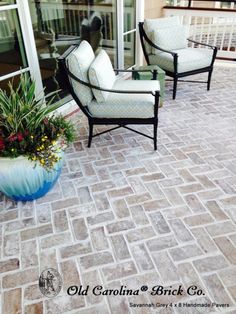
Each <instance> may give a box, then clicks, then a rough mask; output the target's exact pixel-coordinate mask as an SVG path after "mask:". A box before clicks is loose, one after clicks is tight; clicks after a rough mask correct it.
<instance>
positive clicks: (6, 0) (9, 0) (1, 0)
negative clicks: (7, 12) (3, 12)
mask: <svg viewBox="0 0 236 314" xmlns="http://www.w3.org/2000/svg"><path fill="white" fill-rule="evenodd" d="M15 3H16V1H15V0H0V6H3V5H8V4H15Z"/></svg>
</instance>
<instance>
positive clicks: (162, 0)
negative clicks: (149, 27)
mask: <svg viewBox="0 0 236 314" xmlns="http://www.w3.org/2000/svg"><path fill="white" fill-rule="evenodd" d="M165 4H166V0H145V18H156V17H161V16H163V10H162V8H163V6H165Z"/></svg>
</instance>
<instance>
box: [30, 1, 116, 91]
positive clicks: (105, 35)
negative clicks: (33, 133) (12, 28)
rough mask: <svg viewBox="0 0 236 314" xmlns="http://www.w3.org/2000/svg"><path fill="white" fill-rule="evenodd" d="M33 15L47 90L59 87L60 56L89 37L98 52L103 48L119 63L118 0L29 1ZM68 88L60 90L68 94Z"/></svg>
mask: <svg viewBox="0 0 236 314" xmlns="http://www.w3.org/2000/svg"><path fill="white" fill-rule="evenodd" d="M29 7H30V14H31V19H32V25H33V30H34V37H35V43H36V48H37V54H38V59H39V66H40V70H41V76H42V80H43V85H44V87H45V91H46V93H49V92H51V91H54V90H58V89H59V85H60V84H59V83H60V81H63V77H62V74H61V73H60V71H59V69H58V61H57V60H58V57H59V56H60V55H61V54H63V52H64V51H65V50H66V49H67V48H68V47H69V46H71V45H72V44H78V43H79V42H80V41H81V40H83V39H85V40H87V41H89V42H90V44H91V45H92V47H93V49H94V51H95V53H97V52H98V51H99V49H100V48H101V47H102V48H104V49H105V50H107V52H108V54H109V55H110V57H111V60H112V62H113V64H114V65H115V64H116V58H117V57H116V1H115V0H113V1H109V3H107V1H105V0H104V1H101V0H84V1H80V0H79V1H71V0H63V1H62V0H57V1H53V0H29ZM66 94H67V91H65V90H63V91H61V92H60V95H59V97H64V96H65V95H66Z"/></svg>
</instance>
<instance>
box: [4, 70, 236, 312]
mask: <svg viewBox="0 0 236 314" xmlns="http://www.w3.org/2000/svg"><path fill="white" fill-rule="evenodd" d="M203 77H204V76H203ZM235 86H236V69H231V68H216V70H215V73H214V76H213V82H212V89H211V91H209V92H206V90H205V86H202V85H199V84H195V85H194V84H192V85H189V86H188V85H187V84H186V83H182V84H180V86H179V91H178V97H177V100H176V101H172V100H171V91H170V89H171V85H170V84H167V96H166V101H165V104H164V107H163V108H162V109H161V110H160V126H159V134H158V150H157V152H154V151H153V146H152V143H151V141H150V140H148V139H146V138H144V137H141V136H139V135H137V134H135V133H131V132H129V131H127V130H124V129H119V130H116V131H114V132H112V134H106V135H103V136H101V137H99V138H95V139H94V142H93V144H92V147H91V148H90V149H88V148H87V147H86V144H87V125H86V123H85V120H84V119H83V118H81V115H80V113H77V114H75V115H74V117H73V119H74V120H75V122H76V123H77V126H78V140H77V141H76V142H75V143H74V145H73V146H72V147H70V148H69V149H68V151H67V156H66V166H65V167H64V169H63V173H62V175H61V177H60V180H59V182H58V184H57V185H56V186H55V188H54V189H53V190H52V191H51V192H50V193H49V194H48V195H47V196H45V197H44V198H42V199H39V200H37V201H36V202H34V203H26V204H22V203H18V204H15V203H14V202H11V201H10V200H7V199H5V198H4V197H3V196H1V200H0V208H1V212H0V222H1V225H0V234H1V238H0V240H1V241H0V248H1V250H0V259H1V261H0V284H1V285H0V289H1V303H2V305H1V306H2V313H4V314H12V313H26V314H32V313H48V314H49V313H50V314H54V313H55V314H59V313H63V314H64V313H77V314H79V313H83V314H91V313H101V314H104V313H113V314H115V313H119V314H120V313H125V314H126V313H153V312H154V310H153V309H147V308H142V309H141V308H140V309H134V308H132V307H130V306H129V303H130V302H133V303H150V302H153V303H157V302H159V303H168V302H178V301H193V302H195V301H196V300H197V301H199V302H200V301H201V302H205V301H209V300H211V301H212V302H217V303H228V304H230V308H229V309H223V310H222V309H218V308H215V309H207V308H198V309H194V308H185V309H179V308H173V309H171V308H168V309H163V308H161V309H155V312H159V313H184V314H185V313H207V312H210V313H215V312H222V313H235V312H234V309H235V307H234V306H235V303H236V280H235V279H236V88H235ZM101 129H102V128H100V129H99V130H101ZM138 129H140V130H142V131H146V132H147V133H149V134H151V132H152V128H151V127H146V126H141V127H138ZM48 267H53V268H56V269H58V270H59V272H60V273H61V275H62V277H63V291H61V293H60V294H59V295H58V296H57V297H56V298H54V299H48V298H46V297H43V296H42V295H41V293H40V292H39V289H38V277H39V274H40V272H41V271H42V270H44V269H45V268H48ZM122 284H123V285H126V286H127V287H128V288H133V289H138V288H140V287H141V286H142V285H147V286H148V287H149V288H150V287H152V286H155V285H159V284H160V285H164V286H172V287H178V286H179V285H180V284H181V285H183V287H185V288H186V287H188V286H189V285H197V286H198V287H199V288H202V290H203V291H204V293H205V295H204V296H199V297H197V296H194V297H190V296H188V295H187V294H184V295H183V296H178V297H176V296H150V295H149V293H147V292H146V293H142V294H141V295H140V296H94V295H92V294H89V295H87V296H74V297H69V296H67V294H66V290H67V288H68V287H69V286H71V285H83V286H86V285H90V286H91V287H93V286H96V285H103V286H104V287H105V288H108V289H115V288H119V287H120V286H121V285H122ZM17 311H18V312H17Z"/></svg>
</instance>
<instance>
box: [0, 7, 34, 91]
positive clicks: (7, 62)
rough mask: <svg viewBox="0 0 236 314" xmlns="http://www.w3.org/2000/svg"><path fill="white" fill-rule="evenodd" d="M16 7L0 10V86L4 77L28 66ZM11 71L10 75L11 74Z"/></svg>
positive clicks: (2, 85) (3, 83) (4, 83)
mask: <svg viewBox="0 0 236 314" xmlns="http://www.w3.org/2000/svg"><path fill="white" fill-rule="evenodd" d="M1 4H2V3H1ZM19 24H20V23H19V17H18V13H17V9H10V10H4V11H0V87H1V88H4V87H5V85H6V81H4V78H5V77H6V76H7V77H10V76H13V75H14V72H18V71H19V70H22V69H26V68H27V67H28V63H27V59H26V53H25V47H24V42H23V37H22V32H21V28H20V25H19ZM11 73H12V75H11Z"/></svg>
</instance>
